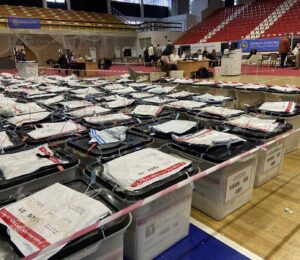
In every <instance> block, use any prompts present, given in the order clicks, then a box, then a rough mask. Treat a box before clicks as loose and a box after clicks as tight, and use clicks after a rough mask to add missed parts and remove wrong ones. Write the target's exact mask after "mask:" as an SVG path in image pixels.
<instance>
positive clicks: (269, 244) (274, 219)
mask: <svg viewBox="0 0 300 260" xmlns="http://www.w3.org/2000/svg"><path fill="white" fill-rule="evenodd" d="M217 79H219V80H225V81H241V82H251V83H263V84H274V85H286V84H290V85H296V86H300V77H274V76H239V77H219V78H217ZM192 217H194V218H195V219H197V220H198V221H200V222H202V223H203V224H205V225H206V226H208V227H210V228H212V229H213V230H215V231H216V232H218V233H220V234H222V235H224V236H226V237H228V238H230V239H231V240H233V241H235V242H236V243H238V244H240V245H241V246H243V247H245V248H246V249H248V250H250V251H252V252H253V253H255V254H257V255H258V256H261V257H263V258H265V259H285V260H290V259H292V260H294V259H300V149H299V150H297V151H295V152H293V153H290V154H288V155H286V156H285V159H284V164H283V167H282V170H281V174H280V175H279V176H278V177H277V178H275V179H273V180H271V181H269V182H268V183H266V184H264V185H262V186H261V187H259V188H256V189H254V194H253V199H252V201H251V202H249V203H248V204H246V205H245V206H243V207H242V208H240V209H238V210H237V211H235V212H234V213H233V214H231V215H230V216H228V217H226V218H225V219H223V220H221V221H215V220H213V219H211V218H210V217H208V216H206V215H205V214H203V213H201V212H199V211H198V210H196V209H192Z"/></svg>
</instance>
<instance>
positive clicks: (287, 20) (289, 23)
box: [261, 1, 300, 37]
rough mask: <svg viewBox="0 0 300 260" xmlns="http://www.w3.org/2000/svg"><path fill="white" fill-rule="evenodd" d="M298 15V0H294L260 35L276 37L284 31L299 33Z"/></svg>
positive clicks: (299, 15) (299, 5) (299, 8)
mask: <svg viewBox="0 0 300 260" xmlns="http://www.w3.org/2000/svg"><path fill="white" fill-rule="evenodd" d="M299 17H300V2H299V1H296V2H295V4H294V5H293V6H292V7H291V8H290V9H289V10H287V12H286V13H285V14H283V15H282V16H281V17H280V18H279V19H278V20H277V21H276V22H274V24H272V26H270V28H269V29H267V30H266V31H265V32H264V33H263V34H262V35H261V37H278V36H281V35H283V34H284V33H286V32H289V33H293V34H294V35H300V28H299V23H298V21H299Z"/></svg>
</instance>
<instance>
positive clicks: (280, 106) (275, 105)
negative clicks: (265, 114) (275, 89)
mask: <svg viewBox="0 0 300 260" xmlns="http://www.w3.org/2000/svg"><path fill="white" fill-rule="evenodd" d="M259 109H260V110H262V111H270V112H282V113H290V114H292V113H294V112H295V111H296V103H295V102H291V101H282V102H265V103H263V104H262V105H261V106H260V107H259Z"/></svg>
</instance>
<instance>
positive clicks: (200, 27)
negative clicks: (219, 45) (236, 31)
mask: <svg viewBox="0 0 300 260" xmlns="http://www.w3.org/2000/svg"><path fill="white" fill-rule="evenodd" d="M238 8H239V7H237V6H235V7H228V8H224V9H219V10H217V11H216V12H214V13H213V14H212V15H210V16H209V17H208V18H207V19H206V20H204V21H203V22H201V23H198V24H196V25H195V26H193V27H192V28H190V29H189V30H188V31H187V32H186V33H185V34H183V35H182V37H180V38H179V39H177V40H176V42H175V44H190V43H196V42H199V41H200V40H201V39H203V38H204V37H205V36H206V35H207V34H208V33H209V32H211V31H212V30H213V29H215V28H216V27H217V26H218V25H220V24H221V23H222V22H224V21H226V19H229V17H230V16H231V15H233V14H234V12H235V11H236V10H237V9H238Z"/></svg>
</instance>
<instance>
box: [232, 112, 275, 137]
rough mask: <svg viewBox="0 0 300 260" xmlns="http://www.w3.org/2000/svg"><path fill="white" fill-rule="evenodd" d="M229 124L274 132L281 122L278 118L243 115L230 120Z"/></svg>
mask: <svg viewBox="0 0 300 260" xmlns="http://www.w3.org/2000/svg"><path fill="white" fill-rule="evenodd" d="M227 124H229V125H233V126H238V127H241V128H246V129H253V130H258V131H263V132H270V133H272V132H274V131H275V130H276V129H277V128H278V127H279V123H278V122H276V120H273V119H260V118H257V117H253V116H241V117H238V118H235V119H232V120H229V121H228V122H227Z"/></svg>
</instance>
